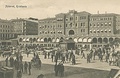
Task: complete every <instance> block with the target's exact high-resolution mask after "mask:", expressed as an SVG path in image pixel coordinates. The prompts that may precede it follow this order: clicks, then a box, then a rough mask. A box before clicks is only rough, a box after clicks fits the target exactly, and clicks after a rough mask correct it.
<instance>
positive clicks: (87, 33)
mask: <svg viewBox="0 0 120 78" xmlns="http://www.w3.org/2000/svg"><path fill="white" fill-rule="evenodd" d="M119 20H120V16H119V15H118V14H113V13H107V14H90V13H88V12H85V11H83V12H77V11H75V10H70V11H69V12H68V13H60V14H57V15H55V17H54V18H46V19H41V20H39V22H38V35H36V36H30V35H29V36H27V37H25V36H19V37H18V39H19V41H20V44H21V45H25V46H26V45H38V46H44V47H54V46H64V48H67V49H75V48H76V47H78V48H79V47H85V48H88V49H90V48H91V47H98V46H104V45H107V44H109V43H110V42H112V41H114V40H115V39H116V38H118V37H119V34H120V33H119V30H120V21H119ZM116 35H117V36H116Z"/></svg>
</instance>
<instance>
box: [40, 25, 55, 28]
mask: <svg viewBox="0 0 120 78" xmlns="http://www.w3.org/2000/svg"><path fill="white" fill-rule="evenodd" d="M39 27H40V28H54V27H55V25H53V26H47V25H43V26H39Z"/></svg>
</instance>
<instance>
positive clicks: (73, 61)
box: [72, 54, 76, 65]
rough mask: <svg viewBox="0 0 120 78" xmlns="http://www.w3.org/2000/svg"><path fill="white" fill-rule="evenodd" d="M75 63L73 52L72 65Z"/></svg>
mask: <svg viewBox="0 0 120 78" xmlns="http://www.w3.org/2000/svg"><path fill="white" fill-rule="evenodd" d="M75 63H76V62H75V55H74V54H73V55H72V65H75Z"/></svg>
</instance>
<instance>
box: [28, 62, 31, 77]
mask: <svg viewBox="0 0 120 78" xmlns="http://www.w3.org/2000/svg"><path fill="white" fill-rule="evenodd" d="M28 71H29V75H31V63H30V62H29V64H28Z"/></svg>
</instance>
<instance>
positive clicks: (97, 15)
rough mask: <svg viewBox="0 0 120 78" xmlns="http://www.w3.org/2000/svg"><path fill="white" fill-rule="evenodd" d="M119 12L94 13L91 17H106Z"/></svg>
mask: <svg viewBox="0 0 120 78" xmlns="http://www.w3.org/2000/svg"><path fill="white" fill-rule="evenodd" d="M117 15H118V14H115V13H105V14H92V15H91V17H99V16H100V17H101V16H103V17H105V16H117Z"/></svg>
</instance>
